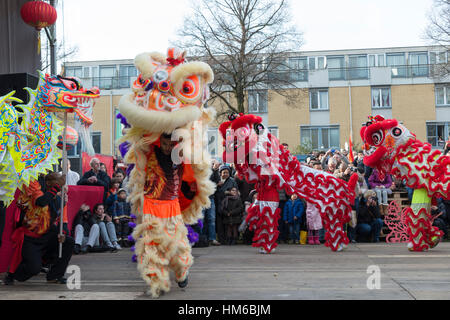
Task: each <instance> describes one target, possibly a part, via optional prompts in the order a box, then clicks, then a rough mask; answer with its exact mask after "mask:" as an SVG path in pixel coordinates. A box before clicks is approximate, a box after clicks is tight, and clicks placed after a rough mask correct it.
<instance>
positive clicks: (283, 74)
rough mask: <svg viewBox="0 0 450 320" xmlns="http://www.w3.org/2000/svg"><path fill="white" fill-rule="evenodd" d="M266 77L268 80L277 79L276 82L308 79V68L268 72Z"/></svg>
mask: <svg viewBox="0 0 450 320" xmlns="http://www.w3.org/2000/svg"><path fill="white" fill-rule="evenodd" d="M267 79H268V80H269V81H277V82H278V81H279V82H297V81H308V70H306V69H300V70H289V71H279V72H269V73H268V76H267Z"/></svg>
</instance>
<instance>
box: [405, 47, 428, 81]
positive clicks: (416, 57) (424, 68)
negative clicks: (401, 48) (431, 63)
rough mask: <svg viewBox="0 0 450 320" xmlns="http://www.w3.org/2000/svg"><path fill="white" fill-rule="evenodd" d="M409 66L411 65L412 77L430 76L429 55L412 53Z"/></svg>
mask: <svg viewBox="0 0 450 320" xmlns="http://www.w3.org/2000/svg"><path fill="white" fill-rule="evenodd" d="M409 64H410V65H411V72H412V73H411V75H412V76H413V77H426V76H428V53H427V52H410V53H409Z"/></svg>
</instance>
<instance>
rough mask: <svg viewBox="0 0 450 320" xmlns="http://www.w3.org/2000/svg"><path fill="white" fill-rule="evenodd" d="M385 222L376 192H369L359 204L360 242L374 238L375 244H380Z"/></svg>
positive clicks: (358, 227)
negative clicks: (362, 239)
mask: <svg viewBox="0 0 450 320" xmlns="http://www.w3.org/2000/svg"><path fill="white" fill-rule="evenodd" d="M382 227H383V220H382V219H381V215H380V208H379V207H378V199H377V196H376V193H375V191H373V190H368V191H366V193H365V194H364V197H363V198H362V199H361V201H360V203H359V208H358V211H357V225H356V235H357V237H358V242H360V240H361V238H363V237H364V238H367V237H370V236H373V241H374V242H380V232H381V228H382Z"/></svg>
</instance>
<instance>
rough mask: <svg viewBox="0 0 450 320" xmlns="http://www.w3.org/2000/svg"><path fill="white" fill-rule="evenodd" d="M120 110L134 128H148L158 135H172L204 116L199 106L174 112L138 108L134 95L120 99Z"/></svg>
mask: <svg viewBox="0 0 450 320" xmlns="http://www.w3.org/2000/svg"><path fill="white" fill-rule="evenodd" d="M119 110H120V113H121V114H123V115H124V116H125V118H126V119H127V122H128V123H129V124H131V125H132V126H133V127H138V128H146V129H147V131H148V132H158V133H171V132H172V131H174V130H175V129H177V128H179V127H180V126H182V125H184V124H185V123H186V122H193V121H196V120H198V119H199V118H200V117H201V116H202V112H201V110H200V109H199V108H198V107H197V106H188V107H184V108H181V109H180V110H177V111H173V112H164V111H154V110H147V109H144V108H142V107H138V106H136V104H135V103H134V93H130V94H127V95H124V96H123V97H122V98H120V102H119Z"/></svg>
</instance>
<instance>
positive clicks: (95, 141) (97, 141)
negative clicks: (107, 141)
mask: <svg viewBox="0 0 450 320" xmlns="http://www.w3.org/2000/svg"><path fill="white" fill-rule="evenodd" d="M91 139H92V146H93V147H94V151H95V153H101V151H102V133H101V132H92V133H91Z"/></svg>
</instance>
